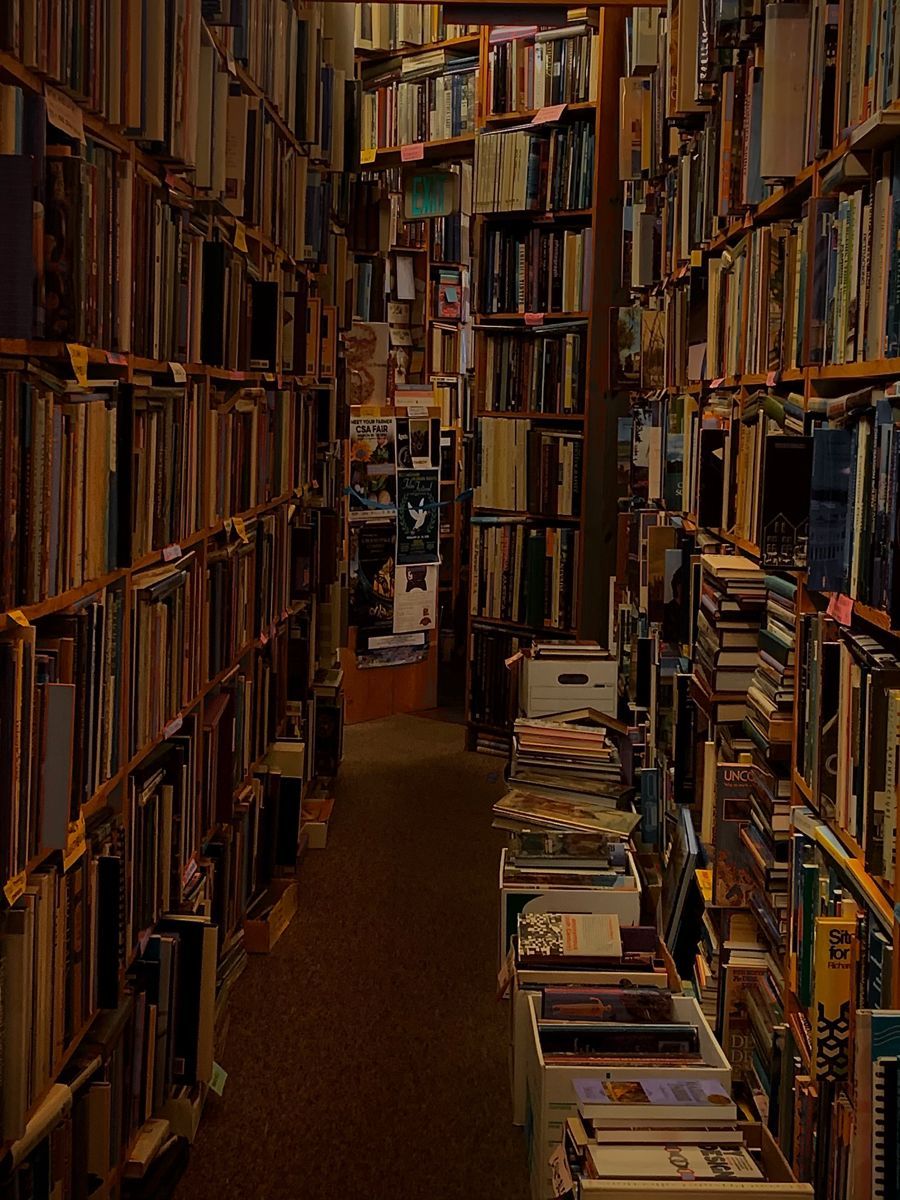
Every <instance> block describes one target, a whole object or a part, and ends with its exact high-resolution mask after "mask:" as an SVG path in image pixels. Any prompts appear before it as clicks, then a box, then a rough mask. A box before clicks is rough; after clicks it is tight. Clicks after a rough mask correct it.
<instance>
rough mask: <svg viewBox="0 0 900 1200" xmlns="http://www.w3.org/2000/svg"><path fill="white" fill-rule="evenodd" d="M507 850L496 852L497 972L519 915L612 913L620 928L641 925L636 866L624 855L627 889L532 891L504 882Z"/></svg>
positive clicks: (630, 857) (629, 855) (639, 884)
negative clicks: (497, 907) (627, 880)
mask: <svg viewBox="0 0 900 1200" xmlns="http://www.w3.org/2000/svg"><path fill="white" fill-rule="evenodd" d="M506 857H507V849H506V847H505V846H504V847H503V849H502V850H501V851H500V878H499V888H500V930H499V937H498V960H497V961H498V970H499V968H500V967H502V965H503V960H504V959H505V958H506V956H507V954H508V953H509V947H510V944H511V942H512V939H513V938H514V937H515V936H516V932H517V929H518V918H519V913H521V912H567V913H592V912H597V913H615V915H616V916H617V917H618V918H619V924H620V925H640V923H641V880H640V876H639V875H638V871H637V864H636V863H635V861H634V858H633V856H632V854H631V851H630V850H629V851H627V852H626V858H627V861H628V866H627V871H626V876H627V878H628V879H629V880H630V886H628V887H607V888H605V887H584V888H577V887H561V888H542V889H540V890H535V889H534V888H533V887H527V886H525V885H523V884H520V883H507V882H506V881H505V873H506Z"/></svg>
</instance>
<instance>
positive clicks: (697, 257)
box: [691, 250, 703, 267]
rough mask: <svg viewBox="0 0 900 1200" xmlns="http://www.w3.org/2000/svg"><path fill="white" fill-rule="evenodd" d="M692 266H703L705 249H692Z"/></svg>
mask: <svg viewBox="0 0 900 1200" xmlns="http://www.w3.org/2000/svg"><path fill="white" fill-rule="evenodd" d="M691 266H692V267H702V266H703V251H702V250H692V251H691Z"/></svg>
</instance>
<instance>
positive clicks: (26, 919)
mask: <svg viewBox="0 0 900 1200" xmlns="http://www.w3.org/2000/svg"><path fill="white" fill-rule="evenodd" d="M334 7H335V6H331V5H324V4H307V5H304V6H303V7H302V8H299V7H298V6H296V5H295V4H293V3H290V2H288V0H261V2H260V3H259V4H254V5H253V6H252V16H251V15H249V10H248V8H247V6H245V5H240V4H231V3H230V2H228V0H223V2H221V3H213V4H207V3H203V4H201V3H200V0H181V2H179V3H175V2H169V0H165V2H163V0H161V2H160V3H158V4H147V5H144V6H141V5H137V6H135V5H133V4H126V3H124V2H123V0H98V2H97V3H93V4H90V5H73V4H69V3H63V4H58V3H50V2H49V0H46V2H44V0H38V2H37V3H25V2H22V0H10V2H9V3H7V4H5V5H4V6H3V13H2V15H0V175H2V178H3V185H2V194H3V221H2V232H0V239H2V249H0V253H2V258H3V261H4V287H3V299H2V301H0V389H2V397H3V398H2V401H0V500H2V513H3V517H2V522H3V530H2V536H0V745H2V747H3V759H4V766H3V770H2V772H0V887H2V908H0V1013H2V1015H3V1019H2V1020H0V1064H2V1066H0V1070H2V1086H0V1176H2V1178H3V1181H4V1182H3V1190H4V1194H6V1191H7V1189H11V1190H10V1191H9V1194H10V1195H16V1196H24V1195H50V1194H51V1184H50V1183H48V1182H47V1181H54V1182H53V1184H52V1194H54V1195H56V1194H60V1195H62V1194H66V1195H76V1194H80V1195H88V1194H90V1195H97V1196H100V1195H102V1196H104V1197H115V1196H118V1195H120V1193H121V1189H122V1186H123V1181H125V1180H129V1179H133V1178H141V1179H142V1180H143V1185H142V1186H144V1187H145V1188H146V1189H147V1190H146V1191H145V1192H144V1193H143V1194H148V1195H149V1194H161V1193H160V1192H158V1191H155V1185H154V1183H153V1181H154V1179H157V1178H158V1179H163V1178H171V1177H172V1174H173V1172H174V1173H176V1174H177V1171H178V1169H180V1167H181V1166H183V1164H184V1157H185V1153H186V1146H187V1143H188V1141H189V1140H190V1138H191V1137H192V1136H193V1132H194V1131H195V1129H196V1125H197V1121H198V1119H199V1115H200V1112H201V1110H202V1107H203V1102H204V1100H205V1097H206V1094H207V1092H208V1089H209V1087H210V1086H217V1087H219V1088H221V1076H220V1075H218V1074H217V1070H216V1068H215V1065H214V1060H215V1056H216V1053H217V1047H219V1046H220V1045H221V1039H222V1037H223V1036H224V1030H225V1028H226V1025H227V999H228V994H229V991H230V988H231V986H232V985H233V983H234V980H235V979H236V978H237V976H238V975H239V974H240V972H241V971H242V970H243V968H244V966H245V964H246V960H247V948H248V944H249V935H248V934H247V933H246V930H247V929H248V928H249V924H252V923H254V922H255V923H256V924H257V925H261V926H262V927H263V928H265V925H266V922H267V920H268V915H269V914H270V913H271V911H272V908H273V904H274V901H275V899H276V898H277V897H281V896H283V895H284V894H285V892H286V890H287V891H289V889H290V888H291V887H292V886H293V887H294V888H295V885H291V882H290V881H291V879H292V878H293V876H294V874H295V872H296V867H297V863H298V859H299V856H300V853H301V851H302V848H303V845H304V840H305V835H304V833H303V831H302V829H301V824H302V818H303V815H304V814H303V805H304V801H305V800H306V798H307V796H308V795H310V794H311V791H312V789H313V788H314V787H315V786H316V781H317V780H318V781H319V783H320V784H321V782H322V781H327V780H329V779H330V778H331V777H333V775H334V774H335V772H336V770H337V763H338V761H339V758H340V739H341V722H342V715H341V714H342V700H341V674H340V670H339V666H338V647H339V645H340V644H341V642H342V640H343V630H342V611H343V603H342V584H343V579H342V571H341V567H340V561H341V545H342V541H343V536H344V535H343V528H342V520H343V517H342V495H341V493H342V489H343V462H342V438H343V437H344V435H345V432H346V431H345V412H346V410H345V404H346V394H345V363H344V356H343V353H342V349H341V345H340V341H339V339H340V333H341V330H344V329H348V328H349V326H350V320H351V308H350V294H351V293H350V286H349V285H350V280H351V274H350V270H349V265H348V261H347V255H346V247H347V239H346V233H345V226H346V222H347V219H348V215H349V209H348V205H349V200H350V192H349V182H348V181H349V175H348V174H347V171H348V170H352V169H353V168H355V166H356V165H357V162H358V138H357V132H358V95H357V88H356V84H355V82H354V78H353V61H352V18H351V19H350V20H349V21H348V20H347V19H346V17H342V16H341V15H340V14H339V13H336V12H333V11H329V10H332V9H333V8H334ZM348 15H349V14H348ZM273 746H274V747H276V748H278V749H277V753H275V756H274V757H273V753H274V752H273ZM291 894H293V893H291ZM42 1189H44V1190H42Z"/></svg>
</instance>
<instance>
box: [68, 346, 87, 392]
mask: <svg viewBox="0 0 900 1200" xmlns="http://www.w3.org/2000/svg"><path fill="white" fill-rule="evenodd" d="M66 350H67V351H68V353H69V362H70V363H71V364H72V372H73V374H74V376H75V378H76V379H77V380H78V382H79V384H80V385H81V386H82V387H87V386H88V373H87V367H88V348H87V346H82V345H80V344H79V343H78V342H67V343H66Z"/></svg>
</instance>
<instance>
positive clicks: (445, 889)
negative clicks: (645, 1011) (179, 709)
mask: <svg viewBox="0 0 900 1200" xmlns="http://www.w3.org/2000/svg"><path fill="white" fill-rule="evenodd" d="M462 746H463V729H462V728H461V727H460V726H459V725H458V724H451V723H446V722H441V721H435V720H425V719H423V718H421V717H393V718H391V719H389V720H385V721H375V722H371V723H369V724H365V725H358V726H354V727H352V728H350V729H348V730H347V735H346V742H345V759H344V766H343V768H342V771H341V775H340V779H339V786H338V793H337V803H336V805H335V815H334V817H333V820H332V826H331V830H330V832H329V843H328V847H327V849H325V850H318V851H311V852H310V853H309V854H308V855H307V857H306V859H305V861H304V863H303V865H302V868H301V879H300V883H301V893H302V898H301V909H300V912H299V913H298V914H297V916H296V917H295V918H294V921H293V923H292V924H291V926H290V927H289V928H288V930H287V931H286V932H285V934H284V935H283V936H282V938H281V940H280V941H279V943H278V944H277V946H276V947H275V950H274V951H273V953H272V954H271V955H269V956H268V957H260V958H252V959H251V961H250V963H249V966H248V968H247V970H246V971H245V973H244V975H243V976H242V978H241V979H240V980H239V981H238V984H237V986H236V988H235V991H234V993H233V999H232V1005H233V1007H232V1014H231V1025H230V1031H229V1034H228V1041H227V1044H226V1045H225V1047H224V1050H223V1052H222V1054H221V1056H220V1058H221V1063H222V1066H223V1067H224V1068H225V1070H226V1071H227V1072H228V1081H227V1083H226V1086H225V1091H224V1095H223V1097H222V1099H219V1098H218V1097H216V1096H214V1095H211V1096H210V1098H209V1101H208V1103H207V1107H206V1111H205V1113H204V1117H203V1122H202V1124H201V1126H200V1132H199V1134H198V1137H197V1141H196V1144H195V1146H194V1148H193V1152H192V1155H191V1165H190V1167H189V1169H188V1172H187V1175H186V1176H185V1178H184V1180H183V1181H182V1184H181V1186H180V1188H179V1191H178V1193H177V1196H178V1200H207V1198H210V1200H212V1198H213V1197H215V1198H216V1200H231V1198H232V1197H234V1198H235V1200H237V1197H241V1198H242V1200H256V1198H257V1197H258V1198H259V1200H263V1198H265V1200H326V1197H327V1198H328V1200H333V1197H335V1196H365V1197H367V1198H368V1200H420V1198H421V1200H425V1198H426V1197H427V1198H428V1200H487V1198H488V1197H496V1198H497V1200H500V1198H502V1200H526V1197H527V1195H528V1183H527V1168H526V1160H525V1145H524V1139H523V1136H522V1133H521V1131H520V1130H517V1129H515V1128H514V1127H513V1126H512V1124H511V1122H510V1105H509V1087H508V1078H507V1061H506V1048H507V1025H506V1019H507V1013H506V1006H505V1004H498V1003H497V1001H496V1000H495V988H496V976H497V967H496V958H497V942H496V939H497V893H496V878H497V860H498V854H499V848H500V845H501V835H499V834H498V833H496V832H494V831H492V830H491V817H490V808H491V804H492V802H493V800H494V798H495V797H496V796H497V795H498V794H499V793H500V792H501V791H502V786H501V782H500V780H501V774H502V763H501V762H500V760H499V759H494V758H488V757H485V756H481V755H475V754H469V753H466V752H464V751H463V748H462Z"/></svg>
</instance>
